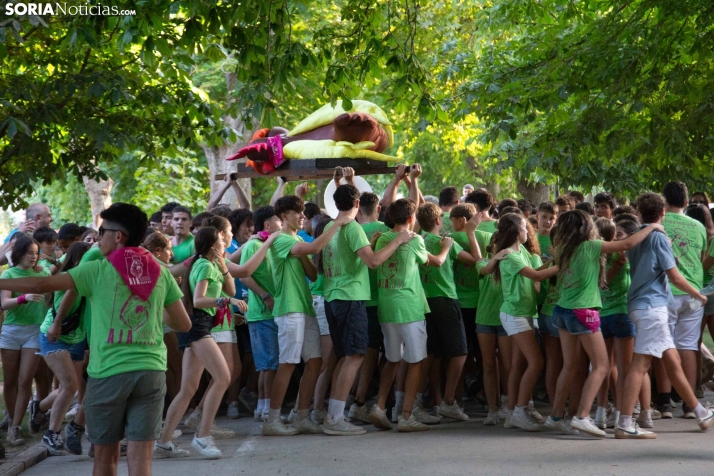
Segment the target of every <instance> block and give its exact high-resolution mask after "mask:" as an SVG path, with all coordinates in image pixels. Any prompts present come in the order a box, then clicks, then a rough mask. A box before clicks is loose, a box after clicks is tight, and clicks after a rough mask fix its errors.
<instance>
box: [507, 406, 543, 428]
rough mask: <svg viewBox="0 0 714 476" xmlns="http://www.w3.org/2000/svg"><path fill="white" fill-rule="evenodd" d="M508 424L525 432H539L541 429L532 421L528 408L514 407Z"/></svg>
mask: <svg viewBox="0 0 714 476" xmlns="http://www.w3.org/2000/svg"><path fill="white" fill-rule="evenodd" d="M509 423H510V424H511V425H512V426H514V427H516V428H520V429H521V430H525V431H541V430H542V429H543V427H542V426H541V425H540V424H539V423H538V422H537V421H535V420H534V419H533V417H532V416H531V415H530V413H529V412H528V407H526V408H523V407H516V408H515V409H514V410H513V413H512V414H511V418H510V419H509Z"/></svg>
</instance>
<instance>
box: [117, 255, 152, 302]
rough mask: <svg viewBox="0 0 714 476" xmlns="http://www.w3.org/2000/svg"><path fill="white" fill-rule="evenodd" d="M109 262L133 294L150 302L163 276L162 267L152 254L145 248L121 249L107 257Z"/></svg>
mask: <svg viewBox="0 0 714 476" xmlns="http://www.w3.org/2000/svg"><path fill="white" fill-rule="evenodd" d="M107 260H108V261H109V262H110V263H111V264H112V266H114V269H116V270H117V273H119V275H120V276H121V279H123V280H124V284H126V285H127V286H128V287H129V290H130V291H131V294H134V295H136V296H138V297H139V299H141V300H142V301H148V300H149V296H150V295H151V292H152V291H153V290H154V286H156V283H157V281H158V280H159V275H160V274H161V265H160V264H159V263H157V262H156V260H155V259H154V256H153V255H152V254H151V253H149V252H148V251H146V250H145V249H144V248H135V247H126V248H119V249H118V250H116V251H113V252H112V253H111V254H110V255H109V256H107Z"/></svg>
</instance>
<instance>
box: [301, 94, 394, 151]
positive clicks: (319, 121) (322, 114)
mask: <svg viewBox="0 0 714 476" xmlns="http://www.w3.org/2000/svg"><path fill="white" fill-rule="evenodd" d="M345 112H364V113H366V114H369V115H370V116H372V117H373V118H374V119H375V120H376V121H377V122H378V123H379V124H380V125H381V126H382V127H383V128H384V130H385V131H386V132H387V138H388V139H389V147H392V146H393V145H394V131H393V130H392V123H391V122H389V119H388V118H387V115H386V114H385V113H384V111H383V110H382V108H381V107H379V106H377V105H376V104H374V103H371V102H369V101H362V100H359V99H355V100H353V101H352V109H350V110H349V111H345V110H344V109H343V108H342V101H341V100H340V101H337V102H336V104H335V107H334V108H333V107H332V105H331V104H325V105H324V106H322V107H321V108H320V109H318V110H317V111H315V112H313V113H312V114H310V115H309V116H307V117H306V118H305V119H303V120H302V121H300V124H298V125H297V126H295V128H294V129H293V130H291V131H290V132H288V137H291V136H294V135H297V134H302V133H304V132H307V131H311V130H314V129H317V128H318V127H322V126H326V125H328V124H331V123H332V121H334V120H335V118H336V117H337V116H339V115H340V114H344V113H345ZM293 143H294V142H293ZM374 153H375V154H376V152H374ZM314 157H319V156H314ZM340 157H345V156H340ZM387 157H388V156H387ZM378 160H383V159H378Z"/></svg>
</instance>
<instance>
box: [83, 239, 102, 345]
mask: <svg viewBox="0 0 714 476" xmlns="http://www.w3.org/2000/svg"><path fill="white" fill-rule="evenodd" d="M100 259H105V258H104V255H103V254H102V252H101V250H100V249H99V247H98V246H92V247H91V248H89V249H88V250H87V252H86V253H84V256H82V259H81V260H79V264H84V263H89V262H91V261H97V260H100ZM82 320H83V321H84V331H85V333H86V335H87V339H89V335H90V333H91V331H92V303H91V302H90V301H89V300H88V299H85V302H84V311H82Z"/></svg>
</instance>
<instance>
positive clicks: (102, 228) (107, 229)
mask: <svg viewBox="0 0 714 476" xmlns="http://www.w3.org/2000/svg"><path fill="white" fill-rule="evenodd" d="M107 231H119V232H122V233H124V234H126V233H125V232H124V230H118V229H117V230H113V229H111V228H104V227H103V226H100V227H99V230H98V233H97V236H99V238H101V237H102V236H104V233H105V232H107Z"/></svg>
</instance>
